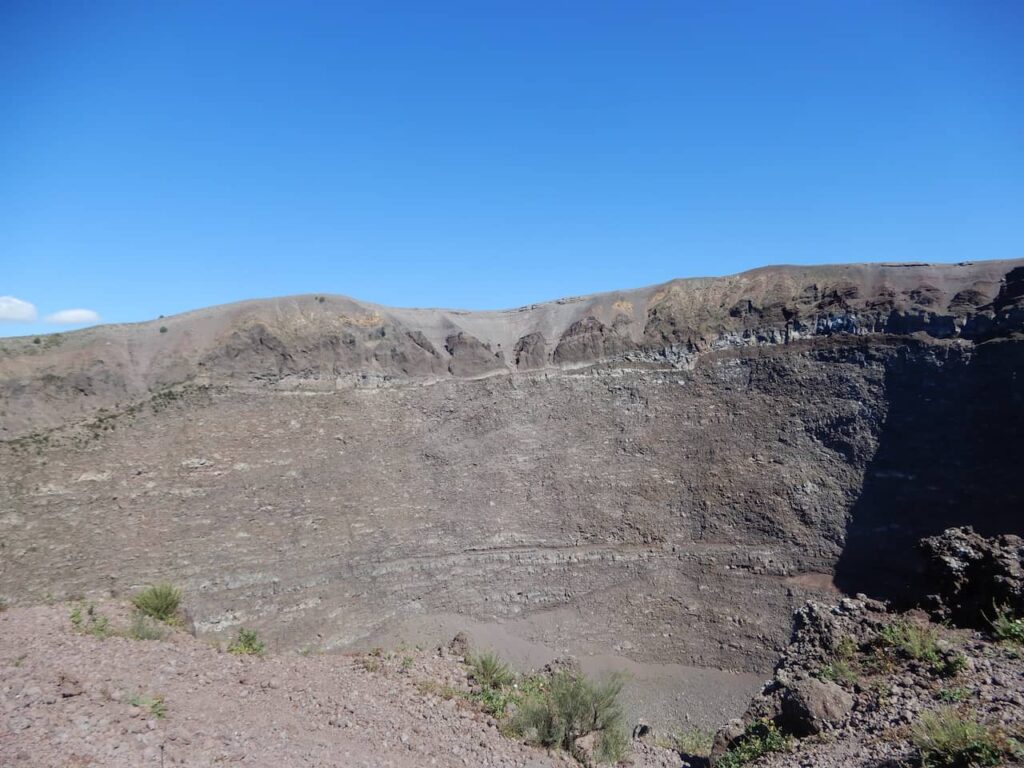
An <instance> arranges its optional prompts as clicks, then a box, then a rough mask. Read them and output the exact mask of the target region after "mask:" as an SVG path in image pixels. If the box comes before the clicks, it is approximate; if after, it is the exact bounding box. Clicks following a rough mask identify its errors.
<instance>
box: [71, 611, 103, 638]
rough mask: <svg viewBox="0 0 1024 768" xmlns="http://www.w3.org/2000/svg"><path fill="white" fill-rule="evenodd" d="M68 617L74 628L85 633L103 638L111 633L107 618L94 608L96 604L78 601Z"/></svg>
mask: <svg viewBox="0 0 1024 768" xmlns="http://www.w3.org/2000/svg"><path fill="white" fill-rule="evenodd" d="M69 618H70V619H71V625H72V626H73V627H74V628H75V629H76V630H78V631H79V632H83V633H85V634H87V635H92V636H93V637H99V638H104V637H110V635H112V634H113V630H112V629H111V628H110V621H109V619H107V617H106V616H104V615H103V614H102V613H100V612H99V611H98V610H96V606H95V605H93V604H92V603H86V604H82V603H79V604H78V605H76V606H75V607H74V608H72V609H71V614H70V617H69Z"/></svg>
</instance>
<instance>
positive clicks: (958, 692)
mask: <svg viewBox="0 0 1024 768" xmlns="http://www.w3.org/2000/svg"><path fill="white" fill-rule="evenodd" d="M970 697H971V692H970V691H969V690H967V689H966V688H943V689H942V690H940V691H939V692H938V693H936V694H935V698H937V699H938V700H939V701H943V702H945V703H947V704H958V703H959V702H961V701H966V700H967V699H969V698H970Z"/></svg>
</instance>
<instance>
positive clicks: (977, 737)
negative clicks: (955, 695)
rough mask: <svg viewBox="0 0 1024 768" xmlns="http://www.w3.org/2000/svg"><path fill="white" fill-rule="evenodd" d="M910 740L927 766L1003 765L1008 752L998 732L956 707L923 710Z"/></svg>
mask: <svg viewBox="0 0 1024 768" xmlns="http://www.w3.org/2000/svg"><path fill="white" fill-rule="evenodd" d="M911 740H912V741H913V743H914V746H915V747H917V748H918V750H920V752H921V761H922V765H923V766H925V768H976V767H980V766H994V765H1001V764H1002V763H1003V758H1004V757H1005V756H1006V754H1007V751H1008V746H1007V744H1005V743H1004V740H1003V739H1002V738H1001V737H1000V736H999V734H997V733H996V732H995V731H993V730H992V729H989V728H986V727H985V726H983V725H981V724H980V723H978V722H977V721H976V720H972V719H970V718H969V717H964V716H963V715H962V714H961V713H959V712H957V711H956V710H954V709H947V710H943V711H941V712H926V713H924V714H923V715H922V716H921V720H920V721H919V722H918V723H917V724H916V725H915V726H914V728H913V730H912V732H911Z"/></svg>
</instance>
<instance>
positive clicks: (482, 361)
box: [444, 331, 505, 376]
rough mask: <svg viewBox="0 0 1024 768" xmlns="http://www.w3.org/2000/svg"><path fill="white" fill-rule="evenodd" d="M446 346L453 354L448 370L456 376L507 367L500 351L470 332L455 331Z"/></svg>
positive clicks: (445, 343)
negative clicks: (496, 351)
mask: <svg viewBox="0 0 1024 768" xmlns="http://www.w3.org/2000/svg"><path fill="white" fill-rule="evenodd" d="M444 347H445V349H447V350H448V354H450V355H451V356H452V360H451V362H450V363H449V364H448V370H449V371H450V372H451V373H452V374H453V375H455V376H481V375H483V374H485V373H491V372H492V371H499V370H504V368H505V362H504V360H503V359H502V356H501V353H500V352H498V353H495V352H494V351H493V350H492V349H491V347H490V345H489V344H484V343H483V342H481V341H480V339H478V338H476V337H475V336H470V335H469V334H468V333H463V332H462V331H459V332H458V333H453V334H452V335H450V336H449V337H448V338H447V339H445V341H444Z"/></svg>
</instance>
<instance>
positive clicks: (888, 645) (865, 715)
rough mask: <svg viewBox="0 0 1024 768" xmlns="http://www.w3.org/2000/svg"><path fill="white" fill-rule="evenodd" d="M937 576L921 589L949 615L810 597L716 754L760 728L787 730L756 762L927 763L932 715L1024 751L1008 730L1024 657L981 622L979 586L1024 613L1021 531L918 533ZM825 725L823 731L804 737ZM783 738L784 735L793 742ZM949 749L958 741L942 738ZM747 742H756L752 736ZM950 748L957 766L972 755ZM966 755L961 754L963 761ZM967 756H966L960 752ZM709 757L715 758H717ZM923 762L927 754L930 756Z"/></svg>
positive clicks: (1020, 697)
mask: <svg viewBox="0 0 1024 768" xmlns="http://www.w3.org/2000/svg"><path fill="white" fill-rule="evenodd" d="M921 546H922V549H923V550H924V552H925V553H926V554H927V556H928V558H929V563H930V569H931V570H930V572H931V573H932V575H933V576H934V577H935V581H934V583H933V584H932V586H933V587H934V589H935V594H931V595H927V596H925V595H919V598H920V599H921V600H922V601H923V602H925V603H927V604H931V605H933V606H941V607H942V608H943V611H942V612H937V613H939V616H938V617H939V618H941V620H942V622H943V623H942V624H937V623H932V622H929V620H928V616H927V615H926V614H925V613H923V612H922V611H920V610H917V609H914V610H911V611H909V612H906V613H898V612H896V611H893V610H891V609H889V608H888V607H887V606H886V605H884V604H882V603H880V602H878V601H874V600H870V599H868V598H866V597H864V596H858V597H857V598H845V599H843V600H841V601H840V602H839V603H838V604H835V605H831V606H830V605H824V604H820V603H815V602H809V603H807V604H806V605H804V606H803V607H802V608H800V609H799V610H798V611H797V612H796V613H795V615H794V630H793V636H792V639H791V642H790V644H789V646H788V648H787V649H786V650H785V652H784V653H783V654H782V656H781V658H780V659H779V661H778V663H777V664H776V667H775V672H774V674H773V676H772V679H771V680H770V681H769V682H768V683H767V684H766V685H765V686H764V688H763V690H762V691H761V693H760V694H759V695H757V696H756V697H755V698H754V699H753V701H752V702H751V704H750V706H749V707H748V709H747V711H746V712H745V713H744V715H743V717H742V718H740V719H738V720H735V721H732V722H730V723H728V724H727V725H725V726H724V727H722V728H721V729H720V730H719V731H718V733H717V734H716V737H715V742H714V747H713V753H712V756H713V758H714V759H715V760H718V759H721V758H722V756H723V755H725V754H726V753H728V752H729V751H730V750H742V749H743V746H744V744H745V743H747V742H749V741H750V739H751V738H756V733H757V729H758V728H761V729H764V728H765V727H769V728H773V729H776V731H777V733H778V734H780V736H779V738H778V739H777V740H776V742H775V743H774V746H773V749H780V747H784V749H782V750H781V753H779V754H770V753H768V752H767V751H766V754H765V756H764V757H763V758H762V760H760V761H759V762H758V763H757V764H758V765H760V766H788V765H797V764H798V765H802V766H806V767H807V768H832V767H833V766H841V765H844V764H848V761H849V760H850V758H851V757H854V756H856V758H857V760H858V762H856V763H854V764H857V765H908V764H920V762H921V759H922V752H921V750H922V749H925V748H926V747H924V746H922V745H923V744H926V742H925V741H923V740H921V739H918V738H917V737H916V736H915V733H917V732H919V730H918V729H919V726H920V724H921V723H922V722H926V721H928V719H929V718H932V717H935V716H939V715H944V716H946V717H948V718H951V719H952V720H953V721H956V722H957V723H962V722H969V723H971V725H972V727H973V728H974V730H975V733H976V734H982V736H977V735H976V736H975V737H973V738H974V739H975V740H976V741H978V740H980V739H981V738H984V739H986V744H987V747H986V748H987V749H988V750H989V751H990V753H991V754H990V757H989V758H987V759H991V760H993V762H991V763H989V764H992V765H995V764H997V763H998V764H1003V763H1002V762H1001V761H997V760H996V758H998V757H1000V756H1001V757H1003V758H1004V759H1009V758H1011V757H1013V756H1014V755H1016V756H1017V757H1019V753H1018V750H1017V745H1016V743H1015V742H1014V741H1013V739H1012V738H1010V737H1011V736H1012V735H1013V734H1015V733H1017V732H1018V731H1019V729H1020V728H1022V727H1024V661H1022V660H1021V657H1020V654H1019V653H1018V648H1016V647H1006V646H1002V647H1000V645H998V643H1000V642H1003V641H1002V639H1001V638H1000V637H997V636H996V635H995V634H994V631H993V630H992V629H991V628H990V627H989V626H988V624H987V623H985V625H984V626H985V628H984V631H982V632H965V631H962V630H957V629H955V628H954V623H958V622H967V623H968V625H969V626H978V619H979V617H980V616H981V615H982V614H981V613H980V609H981V608H983V607H984V606H983V605H980V604H979V602H978V600H979V598H980V597H981V596H985V597H986V598H992V597H994V598H995V599H996V600H999V599H1000V598H1005V600H1006V602H1004V603H1003V605H1005V606H1007V607H1006V608H1005V615H1007V616H1010V617H1013V616H1018V617H1019V616H1022V615H1024V610H1022V608H1021V605H1020V603H1018V602H1014V600H1017V599H1019V597H1020V592H1019V588H1020V586H1021V579H1020V576H1021V569H1020V563H1021V560H1020V557H1021V540H1020V539H1019V538H1017V537H1016V536H1001V537H994V538H989V539H986V538H984V537H982V536H979V535H978V534H976V533H975V532H974V531H972V530H971V529H970V528H960V529H953V530H949V531H945V532H944V533H943V534H942V535H939V536H935V537H930V538H928V539H926V540H924V541H922V543H921ZM819 734H827V737H826V738H819V739H808V738H807V737H811V736H817V735H819ZM786 737H788V738H789V741H788V742H786V741H785V739H786ZM944 746H945V747H946V748H948V749H952V748H953V747H951V746H949V745H948V744H946V745H944ZM748 747H749V744H748ZM951 755H952V753H950V754H948V755H946V756H945V757H944V758H943V759H947V760H953V762H948V763H943V764H950V765H954V764H955V765H961V764H964V765H967V764H970V760H968V759H967V758H956V757H955V755H954V756H951ZM957 760H961V762H957ZM962 760H967V762H966V763H965V762H962ZM713 762H714V760H713ZM925 763H926V764H927V763H928V761H927V760H925Z"/></svg>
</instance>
